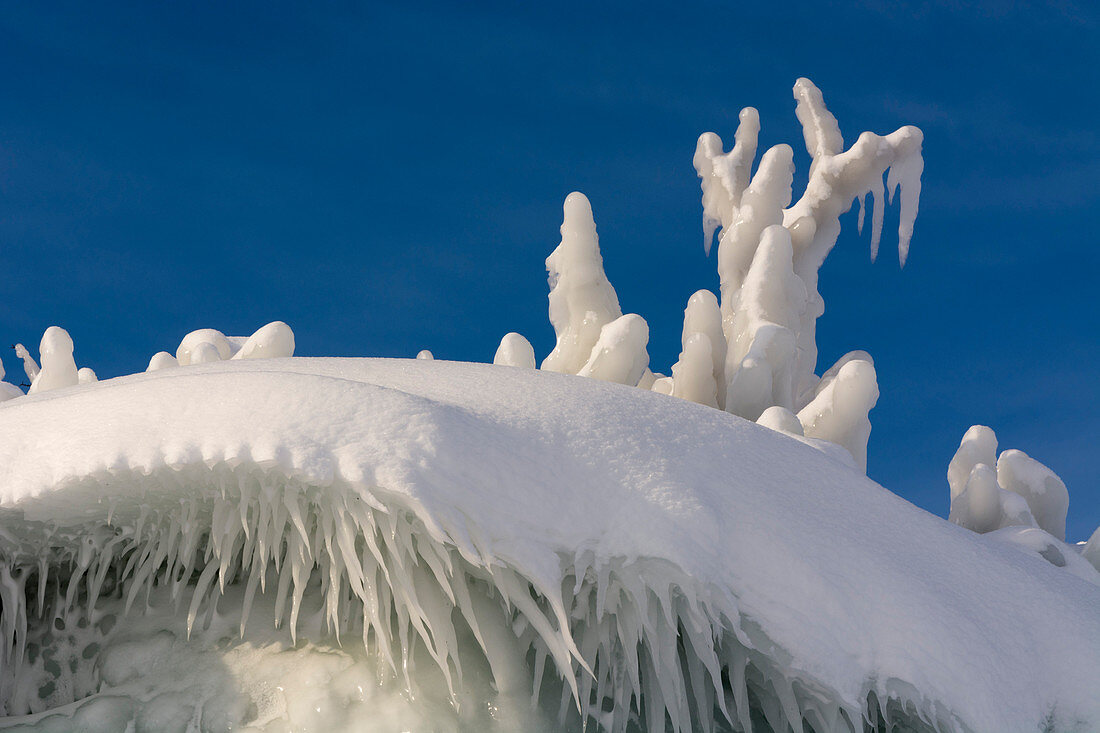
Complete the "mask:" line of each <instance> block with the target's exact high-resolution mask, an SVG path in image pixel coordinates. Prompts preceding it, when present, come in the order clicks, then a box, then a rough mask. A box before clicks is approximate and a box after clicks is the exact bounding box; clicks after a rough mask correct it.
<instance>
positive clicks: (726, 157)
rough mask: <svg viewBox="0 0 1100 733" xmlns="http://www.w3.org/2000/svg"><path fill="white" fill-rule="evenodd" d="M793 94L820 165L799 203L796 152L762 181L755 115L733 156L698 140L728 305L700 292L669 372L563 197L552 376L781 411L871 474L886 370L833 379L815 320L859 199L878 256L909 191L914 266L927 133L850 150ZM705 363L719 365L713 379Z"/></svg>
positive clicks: (906, 208) (709, 232) (577, 204)
mask: <svg viewBox="0 0 1100 733" xmlns="http://www.w3.org/2000/svg"><path fill="white" fill-rule="evenodd" d="M794 96H795V99H796V100H797V106H796V109H795V113H796V115H797V116H798V119H799V122H801V123H802V130H803V136H804V137H805V143H806V150H807V151H808V152H809V154H810V156H811V159H812V163H811V166H810V171H809V179H808V182H807V185H806V190H805V192H804V193H803V195H802V197H801V198H800V199H799V200H798V201H797V202H795V203H794V204H793V205H792V204H791V187H792V184H793V181H794V163H793V151H792V150H791V148H790V146H788V145H776V146H774V147H772V148H770V149H769V150H767V151H765V152H764V153H763V155H761V157H760V163H759V165H758V166H757V168H756V172H755V173H753V162H754V161H755V158H756V151H757V136H758V135H759V132H760V117H759V115H758V114H757V111H756V110H755V109H753V108H751V107H749V108H746V109H744V110H742V111H741V115H740V124H739V125H738V128H737V132H736V134H735V136H734V140H735V143H734V146H733V149H732V150H731V151H730V152H728V153H726V152H724V151H723V149H722V140H721V138H719V137H718V136H717V135H715V134H714V133H710V132H708V133H705V134H703V135H702V136H700V138H699V143H698V146H697V148H696V151H695V158H694V164H695V169H696V171H697V172H698V174H699V178H700V180H701V182H702V189H703V231H704V238H703V241H704V245H705V249H706V252H707V254H708V255H709V254H710V247H711V242H712V240H713V238H714V234H715V232H716V231H719V230H720V236H719V243H718V276H719V291H720V294H721V298H720V300H719V299H718V298H715V297H714V295H713V294H709V291H705V290H701V291H699V292H698V293H696V294H695V295H693V296H692V297H691V299H690V300H689V302H688V307H687V309H686V310H685V311H684V331H683V333H684V336H683V343H682V349H683V350H682V351H681V354H680V360H679V362H678V363H677V364H676V365H674V366H673V367H672V369H671V371H672V376H671V377H666V376H664V375H661V374H654V373H653V372H651V371H650V370H649V368H648V367H649V355H648V353H647V351H646V347H647V344H648V340H649V330H648V328H647V327H645V322H644V320H642V318H641V317H640V316H637V315H633V314H631V315H629V316H623V313H622V310H621V308H620V306H619V299H618V297H617V295H616V293H615V289H614V288H613V287H612V286H611V283H610V282H609V281H608V279H607V276H606V275H605V274H604V269H603V258H602V256H601V255H600V248H599V238H598V237H597V234H596V224H595V221H594V219H593V216H592V206H591V204H590V203H589V201H588V199H587V198H585V196H584V195H583V194H581V193H577V192H574V193H571V194H569V196H568V197H567V198H566V200H565V206H564V217H563V221H562V225H561V244H559V245H558V247H557V249H555V250H554V252H553V253H552V254H551V255H550V257H549V258H548V259H547V260H546V269H547V270H548V272H549V273H550V323H551V324H552V325H553V327H554V333H555V335H556V337H557V343H556V345H555V347H554V350H553V351H552V352H551V353H550V355H549V356H547V357H546V359H545V360H544V361H543V363H542V368H543V369H545V370H547V371H554V372H564V373H567V374H580V375H582V376H596V377H598V378H600V379H604V380H607V381H613V382H618V383H620V384H627V385H631V386H638V387H641V388H643V389H650V390H653V391H656V392H659V393H661V394H670V395H673V396H675V397H681V398H683V399H687V400H690V401H692V402H698V403H699V404H703V405H708V406H710V407H718V408H720V409H723V410H726V411H727V412H730V413H733V414H735V415H739V416H741V417H744V418H746V419H748V420H757V419H758V418H760V417H761V415H762V414H763V413H764V412H765V411H766V410H768V409H769V408H772V407H780V408H783V409H784V410H786V411H788V412H790V413H791V414H795V415H797V416H798V419H799V420H801V421H802V425H803V429H802V430H800V431H799V432H800V433H803V432H804V433H805V435H807V436H809V437H812V438H817V439H821V440H826V441H829V442H832V443H835V444H836V445H839V446H842V447H843V448H845V449H846V450H847V451H848V452H849V453H850V454H851V455H852V457H853V459H854V460H855V462H856V464H857V465H858V466H860V467H861V468H863V469H864V470H866V465H867V439H868V436H869V435H870V430H871V424H870V421H869V419H868V417H867V413H868V412H870V410H871V408H873V407H874V406H875V402H876V400H877V399H878V387H877V384H876V378H875V370H874V366H873V362H872V361H871V359H870V358H869V357H867V358H863V359H861V363H859V364H852V365H850V366H848V367H847V368H846V369H845V370H844V371H843V374H840V371H841V366H843V365H844V364H847V363H848V362H850V361H853V357H852V354H848V355H846V356H844V357H843V358H842V359H841V360H840V361H839V362H838V363H837V364H836V365H834V366H833V367H832V368H831V369H829V370H828V371H827V372H826V373H827V374H829V375H830V376H832V377H837V376H839V377H840V379H839V380H838V381H836V382H835V383H833V380H832V379H829V380H824V379H822V378H820V377H817V376H816V375H815V374H814V370H815V368H816V364H817V342H816V324H817V319H818V317H819V316H821V314H822V313H824V311H825V304H824V301H823V300H822V298H821V294H820V293H819V292H818V289H817V279H818V271H819V270H820V268H821V265H822V264H823V263H824V262H825V258H826V256H828V254H829V251H830V250H831V249H832V248H833V246H834V245H835V244H836V241H837V237H838V236H839V235H840V217H841V215H843V214H844V213H845V212H847V211H848V210H849V209H850V208H851V206H852V203H853V202H854V201H855V200H857V199H858V200H859V201H860V223H859V225H860V229H861V230H862V226H863V202H864V200H865V199H866V196H867V195H868V194H870V196H871V198H872V202H873V203H872V205H873V225H872V232H871V257H872V258H874V257H875V256H876V254H877V252H878V245H879V240H880V238H881V234H882V216H883V206H884V203H885V202H884V201H883V198H884V195H886V194H888V196H889V198H890V199H892V198H893V196H894V194H895V193H896V192H897V191H899V190H900V197H899V198H900V200H901V220H900V224H899V230H898V255H899V259H900V261H901V264H902V265H904V264H905V259H906V256H907V254H908V251H909V241H910V239H911V238H912V235H913V223H914V221H915V220H916V216H917V206H918V202H919V199H920V177H921V172H922V171H923V169H924V161H923V158H922V157H921V143H922V140H923V137H922V135H921V132H920V130H918V129H917V128H915V127H911V126H907V127H903V128H901V129H899V130H897V131H896V132H893V133H891V134H889V135H886V136H880V135H875V134H873V133H870V132H865V133H863V134H862V135H860V136H859V138H858V139H857V140H856V143H855V144H854V145H852V147H850V148H849V149H848V150H844V140H843V137H842V136H841V133H840V126H839V125H838V124H837V121H836V118H834V117H833V115H832V114H831V113H830V112H829V110H828V109H827V108H826V107H825V102H824V100H823V99H822V96H821V92H820V91H819V90H818V88H817V87H815V86H814V85H813V83H812V82H810V81H809V80H808V79H799V80H798V82H797V83H796V84H795V86H794ZM887 173H888V174H889V175H888V177H887V182H886V185H884V184H883V175H885V174H887ZM708 296H709V297H708ZM623 318H629V319H630V320H629V321H627V322H624V321H622V320H621V319H623ZM627 323H629V324H630V326H629V328H627V325H626V324H627ZM512 336H513V334H509V336H508V337H507V338H511V337H512ZM502 347H503V344H502ZM853 353H857V354H860V355H862V356H864V357H865V356H866V354H865V353H864V352H853ZM707 359H710V360H712V361H713V367H712V369H711V371H710V375H709V376H708V370H707V369H706V368H705V361H706V360H707ZM612 364H613V366H612ZM712 381H713V384H712ZM763 424H770V422H769V421H765V422H764V423H763Z"/></svg>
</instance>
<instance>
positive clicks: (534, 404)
mask: <svg viewBox="0 0 1100 733" xmlns="http://www.w3.org/2000/svg"><path fill="white" fill-rule="evenodd" d="M226 466H228V467H234V466H236V467H241V466H244V467H250V466H255V467H260V468H264V469H266V470H268V471H269V472H271V473H273V474H282V475H285V476H286V477H288V478H292V479H294V480H296V481H298V482H300V483H301V484H303V485H309V486H321V487H323V486H336V487H343V488H345V489H346V490H347V491H348V492H350V493H352V494H355V495H357V496H359V497H362V498H363V499H364V500H365V501H366V502H367V503H368V504H372V503H373V504H379V503H381V504H382V505H385V504H386V503H387V502H390V503H391V504H392V500H393V497H398V498H400V499H401V501H402V503H403V504H405V505H407V506H408V507H410V508H411V510H412V511H414V512H415V513H416V515H417V516H418V517H419V519H420V520H421V521H422V522H423V523H424V525H425V526H426V527H427V531H428V532H429V533H430V534H431V535H432V538H433V539H434V540H435V541H438V542H440V543H442V544H444V545H446V546H450V547H453V548H455V549H456V550H457V551H458V552H459V553H461V555H462V557H463V558H464V559H465V560H467V561H468V562H470V563H471V564H472V565H475V566H478V567H496V568H507V569H511V570H513V571H515V572H516V573H517V574H519V575H520V576H521V577H522V578H524V579H526V580H527V581H528V582H530V583H531V585H532V587H533V588H534V589H535V590H536V591H539V592H540V593H543V594H545V595H547V597H549V598H550V600H551V602H553V601H554V595H555V593H554V590H553V589H561V588H562V586H563V581H565V580H566V579H569V580H570V582H572V578H571V576H570V573H573V572H576V569H577V568H588V569H589V570H591V571H592V572H595V573H599V572H601V569H602V568H609V567H614V568H617V569H618V570H617V572H618V573H619V575H620V577H621V576H623V574H624V573H629V572H630V568H631V567H633V566H634V564H637V565H638V566H639V567H642V566H643V565H644V563H647V562H649V561H651V560H658V561H661V564H662V565H666V566H667V565H671V566H672V568H673V570H672V571H671V572H670V573H669V574H668V576H667V577H669V578H673V579H674V582H675V584H676V585H677V586H678V589H677V590H676V591H675V593H674V595H676V594H679V595H682V596H683V597H685V598H687V599H688V600H689V601H693V602H696V603H698V604H699V607H700V608H702V612H703V613H704V614H705V615H706V617H707V618H709V619H711V620H712V621H714V622H715V623H717V624H719V625H723V626H727V627H729V630H730V631H732V632H733V633H735V634H736V636H737V638H738V639H740V640H741V641H742V642H744V643H746V644H749V645H753V646H756V647H758V651H760V652H761V653H763V654H764V655H766V656H767V657H768V658H769V659H771V660H773V662H774V664H775V666H776V668H777V669H780V670H781V671H782V672H783V674H785V675H786V676H787V677H789V678H790V679H793V680H797V681H798V683H799V684H798V685H796V687H801V688H805V689H811V690H817V691H819V692H820V693H825V694H828V696H829V697H830V698H832V699H833V701H834V702H835V704H836V705H837V706H838V708H840V709H842V710H853V709H855V710H860V709H862V708H863V706H864V704H865V701H866V697H867V693H868V692H869V691H873V692H875V693H876V694H877V696H878V698H879V699H880V700H885V699H887V698H888V697H895V698H899V699H901V700H902V701H905V702H909V703H912V704H913V706H914V707H915V709H916V711H917V712H918V713H920V714H921V715H922V716H925V717H930V718H935V719H936V720H937V721H938V722H939V723H940V724H941V725H947V726H952V727H957V728H959V729H967V728H968V729H972V730H975V731H1017V730H1018V731H1025V730H1026V731H1032V730H1036V729H1040V728H1041V726H1042V725H1043V724H1044V722H1045V723H1046V724H1047V725H1050V726H1053V729H1055V730H1067V729H1073V728H1074V727H1079V728H1080V729H1082V730H1095V729H1097V728H1100V694H1098V693H1097V686H1096V685H1097V680H1100V588H1098V587H1097V586H1094V585H1092V584H1089V583H1087V582H1084V581H1082V580H1081V579H1079V578H1077V577H1074V576H1072V575H1070V574H1068V573H1065V572H1062V571H1060V570H1059V569H1057V568H1055V567H1053V566H1051V565H1049V564H1047V563H1045V562H1044V561H1042V560H1041V559H1039V558H1037V557H1035V558H1033V557H1029V556H1027V555H1025V554H1023V553H1021V552H1019V551H1017V550H1015V549H1013V548H1011V547H1008V546H1005V547H1000V546H997V545H996V544H994V543H989V542H985V541H983V540H982V539H981V538H980V537H979V536H978V535H976V534H974V533H972V532H969V531H967V530H964V529H962V528H960V527H957V526H954V525H951V524H949V523H947V522H945V521H944V520H942V519H939V518H937V517H934V516H932V515H930V514H928V513H926V512H924V511H922V510H920V509H917V508H916V507H914V506H913V505H911V504H909V503H907V502H905V501H904V500H902V499H900V498H898V497H896V496H894V495H893V494H891V493H890V492H888V491H886V490H885V489H883V488H882V487H880V486H879V485H877V484H875V483H874V482H873V481H870V480H869V479H867V478H866V477H864V476H862V475H860V474H859V473H857V472H856V471H855V470H853V469H852V468H850V467H849V466H847V465H845V464H844V463H843V462H841V461H838V460H835V459H834V458H831V457H829V456H828V455H826V454H824V453H822V452H820V451H819V450H816V449H815V448H814V447H812V446H809V445H807V444H805V443H803V442H800V441H798V440H796V439H794V438H792V437H789V436H786V435H783V434H780V433H778V432H775V431H772V430H769V429H767V428H764V427H761V426H758V425H756V424H754V423H751V422H748V421H746V420H743V419H741V418H738V417H736V416H734V415H730V414H728V413H724V412H721V411H718V410H713V409H708V408H706V407H703V406H701V405H697V404H693V403H690V402H687V401H684V400H676V399H671V398H669V397H666V396H663V395H659V394H654V393H651V392H647V391H644V390H636V389H631V388H628V387H622V386H619V385H614V384H608V383H604V382H601V381H598V380H590V379H579V378H576V377H572V376H565V375H557V374H550V373H545V372H538V371H534V370H529V369H519V368H512V367H502V366H488V365H476V364H459V363H450V362H439V361H422V360H421V361H416V360H386V359H302V358H294V359H273V360H263V361H253V362H247V361H234V362H219V363H212V364H202V365H198V366H191V367H187V368H178V369H175V368H174V369H165V370H161V371H156V372H152V373H146V374H139V375H134V376H129V377H123V378H119V379H113V380H108V381H104V382H99V383H97V384H94V385H87V386H79V387H72V388H66V389H61V390H56V391H51V392H48V393H44V394H41V395H34V396H31V397H28V398H26V399H20V400H18V401H17V402H12V403H6V404H4V405H0V477H2V478H0V507H2V508H4V509H6V510H19V511H21V512H22V515H23V518H24V521H26V522H27V523H33V522H34V521H38V520H43V521H46V520H49V521H52V522H55V523H57V524H59V525H65V524H67V523H71V524H74V525H76V524H86V523H89V522H95V521H100V522H102V521H105V520H106V517H107V516H108V513H112V512H114V513H118V512H125V511H127V507H131V508H132V507H134V506H137V504H139V503H141V502H148V501H150V500H151V499H150V497H153V498H156V499H157V500H167V501H168V502H169V503H171V501H176V500H178V499H180V498H186V491H187V490H186V487H185V486H181V485H172V484H171V483H168V482H164V481H157V482H151V481H144V482H143V481H142V480H141V477H142V476H150V475H151V476H158V475H161V474H162V473H163V472H164V471H165V470H171V471H179V472H182V473H186V472H191V473H194V472H196V471H199V472H201V471H206V470H214V469H217V468H219V467H226ZM131 495H133V496H134V497H135V501H130V500H129V499H128V496H131ZM138 497H140V501H137V500H136V499H137V498H138ZM372 497H377V499H372ZM12 516H13V515H11V513H10V512H9V513H8V514H7V515H5V518H4V522H5V525H4V528H5V529H6V530H8V531H9V532H11V531H13V530H18V527H15V526H14V525H13V524H12V522H13V520H12V519H11V517H12ZM117 516H119V515H118V514H116V519H115V521H119V520H118V519H117ZM16 534H17V532H16ZM2 539H3V537H2V534H0V540H2ZM3 550H4V552H5V553H6V554H7V555H8V559H9V561H13V562H14V563H15V564H19V563H20V562H25V563H26V562H30V560H29V559H28V558H19V557H16V556H15V555H16V554H17V550H15V549H14V548H13V547H11V546H6V547H4V548H3ZM31 550H33V548H31ZM21 551H26V547H24V548H23V550H21ZM670 582H673V581H670ZM578 585H579V581H578ZM665 591H666V592H667V591H668V588H667V587H666V588H665ZM558 595H559V596H560V595H561V592H560V591H559V593H558ZM563 613H564V611H563ZM558 618H559V619H561V618H562V616H559V617H558ZM561 631H562V630H561V629H559V633H560V632H561ZM562 635H563V636H564V634H562ZM351 643H355V642H354V641H352V642H351ZM768 643H771V644H774V646H766V645H767V644H768ZM570 645H571V641H570V642H568V643H566V644H565V647H567V648H569V647H570ZM580 646H582V648H583V645H580ZM570 653H572V654H574V655H576V654H581V655H582V656H583V652H582V651H579V650H577V649H576V648H575V647H572V648H570ZM588 661H589V662H591V660H588ZM577 671H578V673H579V675H580V677H583V675H584V672H583V670H580V669H578V670H577ZM666 703H667V700H666ZM670 710H671V707H670ZM670 714H672V713H671V712H670Z"/></svg>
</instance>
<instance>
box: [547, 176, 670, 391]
mask: <svg viewBox="0 0 1100 733" xmlns="http://www.w3.org/2000/svg"><path fill="white" fill-rule="evenodd" d="M546 269H547V271H548V272H549V273H550V323H551V324H552V325H553V326H554V334H555V336H556V337H557V344H556V345H555V346H554V350H553V351H552V352H550V355H549V356H547V357H546V359H544V360H543V362H542V368H543V369H545V370H546V371H549V372H565V373H566V374H577V373H579V372H580V371H581V369H583V368H585V366H586V365H587V364H588V362H589V361H590V359H591V357H592V350H593V348H594V347H595V346H596V342H597V341H599V340H600V337H601V332H602V329H603V327H604V326H606V325H608V324H609V323H611V322H612V321H615V320H616V319H618V318H619V317H620V316H622V315H623V312H622V310H621V309H620V308H619V298H618V296H617V295H616V294H615V288H613V287H611V283H610V282H608V280H607V276H606V275H605V274H604V271H603V257H601V256H600V246H599V237H597V236H596V223H595V221H594V220H593V218H592V206H591V204H589V203H588V199H587V198H585V196H584V194H582V193H578V192H573V193H571V194H569V196H567V197H566V199H565V206H564V217H563V219H562V224H561V244H559V245H558V247H557V249H555V250H554V251H553V252H552V253H551V254H550V256H549V257H548V258H547V259H546ZM647 340H648V337H647ZM638 376H639V378H640V377H641V373H640V372H639V375H638Z"/></svg>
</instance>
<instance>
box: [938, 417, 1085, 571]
mask: <svg viewBox="0 0 1100 733" xmlns="http://www.w3.org/2000/svg"><path fill="white" fill-rule="evenodd" d="M996 454H997V436H996V435H995V434H994V432H993V431H992V430H991V429H990V428H987V427H985V426H984V425H974V426H973V427H971V428H970V429H969V430H967V431H966V434H965V435H964V436H963V439H962V442H961V443H960V444H959V449H958V451H956V453H955V457H954V458H952V459H951V463H950V465H949V466H948V469H947V481H948V484H949V485H950V488H951V513H950V515H949V517H948V519H949V521H951V522H953V523H955V524H958V525H960V526H962V527H965V528H967V529H970V530H973V531H974V532H977V533H978V534H981V535H983V537H984V538H986V539H989V540H993V541H996V542H1000V543H1003V544H1007V545H1009V546H1012V547H1015V548H1017V549H1019V550H1023V551H1024V552H1025V553H1028V554H1031V555H1035V556H1038V557H1040V558H1042V559H1043V560H1045V561H1047V562H1049V563H1050V564H1051V565H1054V566H1055V567H1057V568H1062V569H1064V570H1065V572H1067V573H1070V574H1073V575H1076V576H1077V577H1079V578H1081V579H1083V580H1086V581H1088V582H1090V583H1094V584H1097V585H1100V573H1098V571H1100V549H1098V548H1100V530H1097V531H1096V533H1094V534H1093V536H1092V537H1091V538H1089V541H1088V542H1087V543H1084V546H1083V547H1078V546H1073V545H1070V544H1067V543H1066V542H1065V534H1066V514H1067V513H1068V510H1069V492H1068V491H1067V489H1066V485H1065V484H1064V483H1063V482H1062V480H1061V479H1060V478H1058V476H1057V475H1056V474H1055V473H1054V472H1053V471H1051V470H1050V469H1049V468H1047V467H1046V466H1044V465H1043V464H1042V463H1039V462H1038V461H1036V460H1035V459H1034V458H1031V457H1030V456H1028V455H1027V454H1026V453H1024V452H1023V451H1019V450H1006V451H1004V452H1002V453H1001V455H1000V457H998V458H997V459H996V461H994V457H995V456H996ZM994 466H995V467H994Z"/></svg>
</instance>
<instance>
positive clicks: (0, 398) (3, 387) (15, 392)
mask: <svg viewBox="0 0 1100 733" xmlns="http://www.w3.org/2000/svg"><path fill="white" fill-rule="evenodd" d="M5 376H6V372H5V371H4V365H3V364H2V363H0V402H6V401H8V400H10V399H13V398H15V397H22V396H23V390H21V389H19V388H18V387H16V386H15V385H14V384H12V383H11V382H5V381H3V379H4V377H5Z"/></svg>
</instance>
